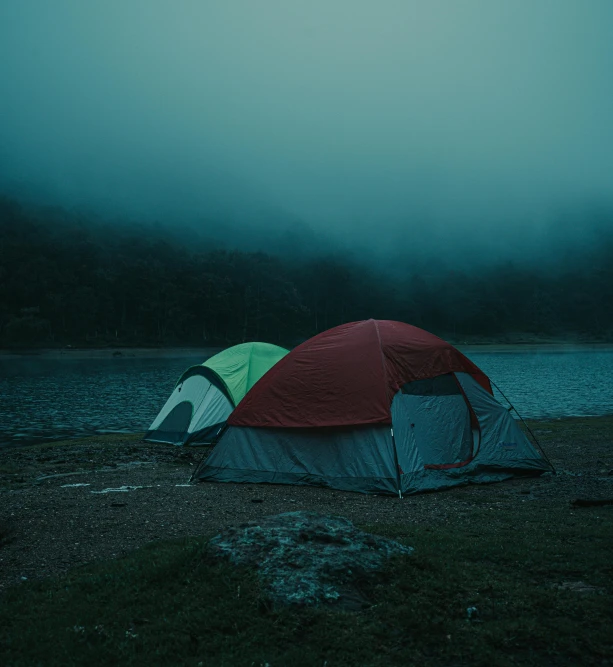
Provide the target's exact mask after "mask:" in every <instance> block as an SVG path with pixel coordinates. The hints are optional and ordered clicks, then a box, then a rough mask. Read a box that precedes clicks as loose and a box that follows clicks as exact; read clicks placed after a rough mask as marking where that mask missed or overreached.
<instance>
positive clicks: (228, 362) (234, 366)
mask: <svg viewBox="0 0 613 667" xmlns="http://www.w3.org/2000/svg"><path fill="white" fill-rule="evenodd" d="M288 352H289V350H286V349H285V348H283V347H278V346H277V345H271V344H270V343H242V344H241V345H235V346H234V347H229V348H228V349H227V350H224V351H223V352H220V353H219V354H216V355H215V356H214V357H211V358H210V359H207V360H206V361H205V362H204V363H203V364H202V366H206V367H207V368H210V369H211V370H212V371H214V372H215V373H216V374H217V376H218V377H219V379H220V380H221V381H222V382H223V384H224V386H225V388H226V390H227V392H228V395H229V396H230V398H231V399H232V402H233V403H234V405H235V406H237V405H238V404H239V403H240V402H241V400H242V399H243V396H244V395H245V394H246V393H247V392H248V391H249V390H250V389H251V387H253V385H254V384H255V383H256V382H257V381H258V380H259V379H260V378H261V377H262V375H264V373H266V372H267V371H268V370H270V369H271V368H272V367H273V366H274V365H275V364H276V363H277V361H279V359H282V358H283V357H284V356H285V355H286V354H287V353H288Z"/></svg>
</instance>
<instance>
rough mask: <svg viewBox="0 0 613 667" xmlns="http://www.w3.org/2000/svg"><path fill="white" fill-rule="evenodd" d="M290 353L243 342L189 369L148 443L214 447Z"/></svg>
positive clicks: (178, 384)
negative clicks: (238, 410) (228, 423)
mask: <svg viewBox="0 0 613 667" xmlns="http://www.w3.org/2000/svg"><path fill="white" fill-rule="evenodd" d="M287 352H288V351H287V350H286V349H284V348H282V347H278V346H277V345H270V344H269V343H243V344H241V345H235V346H234V347H229V348H228V349H226V350H224V351H223V352H220V353H219V354H216V355H215V356H213V357H211V358H210V359H207V360H206V361H205V362H204V363H203V364H200V365H198V366H192V367H190V368H188V369H187V370H186V371H185V372H184V373H183V375H182V376H181V378H180V379H179V381H178V382H177V384H176V386H175V388H174V391H173V392H172V394H171V395H170V398H169V399H168V400H167V401H166V404H165V405H164V407H163V408H162V410H161V411H160V413H159V414H158V416H157V417H156V418H155V420H154V421H153V423H152V424H151V426H150V427H149V431H148V432H147V434H146V435H145V438H144V439H145V440H146V441H148V442H168V443H172V444H175V445H187V444H207V443H212V442H214V441H215V439H216V438H217V436H218V435H219V433H220V431H221V430H222V428H223V426H224V425H225V423H226V420H227V419H228V417H229V416H230V414H231V413H232V411H233V410H234V408H235V407H236V406H237V405H238V404H239V403H240V402H241V400H242V399H243V397H244V396H245V394H246V393H247V392H248V391H249V390H250V389H251V388H252V387H253V386H254V385H255V383H256V382H257V381H258V380H259V379H260V378H261V377H262V376H263V375H264V374H265V373H266V372H267V371H269V370H270V369H271V368H272V367H273V366H274V365H275V364H276V363H277V362H278V361H279V359H282V358H283V357H284V356H285V355H286V354H287Z"/></svg>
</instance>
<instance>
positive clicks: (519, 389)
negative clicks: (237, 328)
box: [0, 349, 613, 446]
mask: <svg viewBox="0 0 613 667" xmlns="http://www.w3.org/2000/svg"><path fill="white" fill-rule="evenodd" d="M465 353H466V354H467V356H469V357H470V358H471V359H472V360H473V361H474V362H475V363H476V364H477V365H478V366H479V367H480V368H481V369H482V370H483V371H484V372H485V373H487V375H489V376H490V377H491V378H492V380H493V381H494V382H495V383H496V384H497V385H498V386H499V387H500V388H501V389H502V391H503V392H504V393H505V394H506V396H507V397H508V398H509V399H510V400H511V402H512V403H513V404H514V405H515V407H516V408H517V409H518V410H519V412H520V413H521V414H522V416H524V417H534V418H539V417H568V416H589V415H603V414H613V349H612V350H593V349H586V350H576V351H572V352H536V353H533V352H525V351H518V352H507V351H505V352H482V351H477V352H471V351H465ZM202 361H204V359H203V358H202V357H201V356H200V357H197V358H186V357H185V356H183V357H176V358H172V357H166V358H156V359H146V358H127V357H119V358H109V359H59V360H53V359H45V358H41V357H26V358H24V357H15V358H8V359H7V358H2V359H0V446H3V445H11V444H18V443H26V442H33V441H40V440H48V439H59V438H64V437H73V436H79V435H89V434H94V433H108V432H128V433H130V432H142V431H145V430H146V429H147V427H148V426H149V424H150V423H151V422H152V421H153V419H154V417H155V416H156V414H157V413H158V411H159V410H160V408H161V407H162V406H163V404H164V402H165V401H166V399H167V398H168V396H169V395H170V393H171V391H172V389H173V387H174V384H175V382H176V381H177V379H178V377H179V376H180V375H181V373H182V372H183V370H184V369H186V368H187V367H188V366H190V365H192V364H196V363H201V362H202Z"/></svg>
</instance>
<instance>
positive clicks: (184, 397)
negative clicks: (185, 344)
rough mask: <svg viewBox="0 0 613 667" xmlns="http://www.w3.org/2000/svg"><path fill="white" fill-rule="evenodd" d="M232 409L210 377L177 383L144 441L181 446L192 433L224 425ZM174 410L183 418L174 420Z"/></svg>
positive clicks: (191, 377)
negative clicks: (187, 417)
mask: <svg viewBox="0 0 613 667" xmlns="http://www.w3.org/2000/svg"><path fill="white" fill-rule="evenodd" d="M179 406H182V407H179ZM188 408H189V409H188ZM233 409H234V408H233V406H232V403H231V402H230V399H229V398H228V397H227V396H226V395H225V394H224V393H223V392H222V391H221V390H220V389H219V388H218V387H216V386H215V385H213V384H212V383H211V381H210V380H209V378H207V377H205V376H204V375H191V376H189V377H188V378H187V379H185V380H184V381H181V382H179V383H178V384H177V386H176V387H175V389H174V391H173V392H172V394H171V395H170V397H169V399H168V400H167V401H166V403H165V405H164V407H163V408H162V409H161V410H160V412H159V414H158V416H157V417H156V418H155V419H154V421H153V423H152V424H151V426H150V427H149V431H148V432H147V434H146V435H145V438H144V439H145V440H147V441H149V442H168V443H171V444H175V445H184V444H186V443H187V442H188V441H189V440H190V439H191V436H192V434H194V433H198V432H200V431H204V430H205V429H206V430H208V429H209V428H210V427H213V426H215V425H217V424H221V423H224V422H225V421H226V420H227V418H228V417H229V416H230V414H231V413H232V410H233ZM175 411H179V413H180V415H181V417H182V419H177V417H178V416H179V414H178V413H175ZM188 414H189V419H187V420H185V417H186V416H187V415H188ZM173 415H174V416H173Z"/></svg>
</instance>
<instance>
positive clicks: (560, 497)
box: [0, 418, 613, 667]
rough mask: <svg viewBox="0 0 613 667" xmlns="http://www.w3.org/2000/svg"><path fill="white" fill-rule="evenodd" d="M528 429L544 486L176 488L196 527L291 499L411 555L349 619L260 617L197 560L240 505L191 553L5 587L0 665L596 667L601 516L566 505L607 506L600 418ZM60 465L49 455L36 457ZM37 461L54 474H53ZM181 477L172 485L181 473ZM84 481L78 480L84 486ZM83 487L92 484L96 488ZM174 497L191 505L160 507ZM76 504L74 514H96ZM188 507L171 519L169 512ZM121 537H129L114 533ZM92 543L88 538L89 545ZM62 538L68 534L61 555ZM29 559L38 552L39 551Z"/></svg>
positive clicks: (274, 612)
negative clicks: (78, 510) (367, 493)
mask: <svg viewBox="0 0 613 667" xmlns="http://www.w3.org/2000/svg"><path fill="white" fill-rule="evenodd" d="M531 426H532V427H533V428H534V429H536V431H537V432H538V433H537V434H538V435H539V436H540V437H541V439H542V440H543V443H544V445H545V446H546V447H547V450H548V453H549V454H550V456H551V458H552V459H553V461H554V463H555V464H556V466H557V467H558V468H559V470H560V473H561V474H560V475H558V476H557V477H555V478H551V477H549V478H541V479H538V480H532V481H529V482H526V481H520V482H517V483H503V484H496V485H491V486H475V487H468V488H464V489H453V490H451V491H448V492H444V493H437V494H427V495H421V496H415V497H412V498H409V499H405V501H398V500H397V499H392V498H374V497H373V498H371V497H363V496H360V495H358V494H341V493H338V492H328V491H322V490H314V489H297V488H294V487H289V488H288V487H262V486H260V487H257V489H256V493H257V494H258V496H259V497H260V498H263V500H264V502H263V503H261V504H255V505H252V504H251V503H250V502H249V501H248V498H249V493H253V492H251V491H249V487H247V486H243V487H234V488H233V485H219V486H217V485H197V486H196V487H194V488H193V493H195V494H199V495H197V496H194V501H195V502H196V501H197V502H196V507H199V508H200V512H202V509H203V505H204V504H205V503H209V504H210V502H211V500H210V499H211V497H213V498H219V499H220V503H222V502H225V501H223V500H222V498H223V497H224V494H226V493H229V494H230V495H231V496H232V498H233V499H234V498H235V497H236V496H239V497H240V498H242V499H243V501H242V502H243V504H244V505H246V506H247V508H248V509H249V511H258V512H262V513H272V512H270V509H268V510H267V507H266V505H267V503H272V502H273V500H272V499H273V498H277V501H278V502H279V503H281V501H285V502H287V503H295V504H292V505H288V506H286V507H284V506H281V505H276V506H275V507H274V511H278V510H288V509H294V508H296V509H302V508H303V506H304V507H307V501H308V503H310V505H308V507H309V508H310V509H319V510H320V511H326V512H331V511H335V512H336V513H338V514H341V515H345V516H349V517H350V518H351V519H352V520H353V521H354V522H356V523H361V524H362V527H363V528H365V529H367V530H371V531H372V532H376V533H378V534H383V535H385V536H387V537H392V538H395V539H398V540H399V541H401V542H403V543H405V544H408V545H410V546H413V547H414V548H415V552H414V554H413V555H412V556H410V557H408V558H406V559H401V560H397V561H395V562H393V563H392V564H391V565H390V567H389V568H388V570H387V571H386V572H385V573H383V574H382V575H380V576H379V577H378V578H377V579H373V580H371V581H365V582H363V592H364V596H365V597H366V598H367V599H368V600H369V602H370V605H369V606H367V607H366V608H365V609H363V610H362V611H359V612H338V611H333V610H331V609H319V610H313V609H310V610H308V609H305V610H290V609H274V608H271V607H270V605H269V604H268V603H267V601H266V599H265V598H264V597H263V596H262V594H261V591H260V587H259V583H258V581H257V579H256V577H255V576H254V574H253V573H251V572H247V571H240V570H236V569H234V568H231V567H229V566H227V565H225V564H219V563H214V562H211V561H210V559H209V558H208V557H207V555H206V549H205V544H206V538H207V535H212V534H214V526H215V525H224V524H227V523H229V522H231V521H232V516H231V515H233V516H234V520H236V517H237V512H238V510H237V509H236V507H241V505H237V506H236V507H235V506H234V505H224V507H228V508H229V509H228V511H227V512H226V513H225V514H224V513H221V510H217V511H218V512H219V513H220V514H219V516H218V515H214V516H211V517H210V522H209V523H207V524H206V526H207V528H206V529H205V530H204V531H202V534H203V535H204V536H203V537H198V536H195V537H188V538H186V537H182V538H179V539H176V540H170V541H168V540H167V541H158V542H153V543H149V544H146V546H143V547H141V548H139V549H136V550H132V551H130V550H127V551H125V552H124V553H125V555H123V556H122V557H120V558H116V559H111V560H107V561H104V562H98V563H91V564H88V565H84V566H81V567H78V568H73V569H71V570H69V571H68V573H67V574H63V575H60V576H56V577H53V578H46V579H41V580H38V581H27V582H24V583H22V584H18V585H15V586H11V587H9V588H8V589H7V590H6V591H5V592H4V593H3V594H2V595H1V596H0V664H1V665H3V666H4V665H63V666H64V665H67V666H68V665H82V664H89V665H108V664H121V665H124V664H126V665H132V664H133V665H156V664H160V665H162V664H163V665H177V664H185V665H194V666H196V665H199V664H202V665H207V666H208V665H245V666H256V665H257V666H260V665H262V666H263V665H265V664H268V665H270V667H277V666H278V665H291V666H292V667H298V666H300V665H320V666H323V665H327V667H333V666H335V665H373V666H378V665H381V666H383V665H412V664H415V665H471V666H474V665H488V666H489V665H501V666H505V665H531V664H536V665H577V664H581V665H607V664H611V665H613V596H612V593H613V561H612V559H611V553H612V552H613V506H604V507H592V508H582V509H573V508H572V507H571V505H570V501H571V500H572V499H573V498H575V497H584V498H585V497H600V498H606V497H613V477H612V476H610V475H609V474H608V473H609V471H610V470H611V469H612V468H613V444H612V443H613V419H611V418H602V419H593V420H589V419H576V420H561V421H559V420H556V421H551V422H537V423H533V424H531ZM71 446H73V445H71ZM82 446H83V447H85V443H83V445H82ZM93 446H94V445H92V444H91V442H90V443H89V444H88V445H87V447H93ZM127 448H131V450H134V449H136V450H137V451H140V450H139V449H138V447H137V446H136V443H135V442H134V441H133V440H128V441H126V444H125V445H124V447H123V449H127ZM103 450H104V452H105V454H104V456H106V457H107V458H106V459H104V460H105V461H106V462H107V463H108V460H107V459H108V457H109V456H110V455H111V454H110V453H109V452H115V453H114V454H113V456H116V455H119V451H120V450H122V447H119V446H116V445H112V444H111V441H109V442H106V441H105V442H104V444H103V445H100V448H99V450H96V451H100V452H102V451H103ZM32 451H34V450H32ZM91 451H94V450H93V449H92V450H91ZM143 451H148V450H143ZM61 452H62V447H61V446H60V447H58V446H54V447H48V448H45V449H44V450H40V452H39V453H37V454H36V456H41V455H42V456H43V458H44V457H45V456H50V455H51V454H52V453H53V456H58V455H61V456H63V455H64V454H61ZM31 453H32V452H31ZM24 456H25V454H24ZM87 456H88V458H87V459H86V461H85V462H84V464H83V465H84V466H90V465H92V463H91V462H94V458H91V459H90V458H89V457H90V456H91V457H93V454H91V453H89V454H88V455H87ZM100 456H102V454H100ZM134 456H135V453H134V451H132V453H131V457H132V458H133V457H134ZM160 456H161V455H160ZM165 456H166V453H164V455H163V457H162V458H164V457H165ZM24 461H25V462H27V461H28V460H26V459H24ZM25 462H24V465H25ZM0 463H2V462H1V461H0ZM39 463H40V464H41V465H44V466H46V465H55V467H56V468H57V465H56V464H55V463H54V461H53V460H51V461H49V460H44V461H42V462H39ZM163 463H164V462H163ZM13 465H14V466H16V467H17V468H19V467H20V465H21V464H20V462H19V461H17V462H16V463H15V462H13ZM28 465H30V466H34V463H32V461H30V463H29V464H28ZM58 465H60V467H61V464H58ZM93 465H95V462H94V463H93ZM120 465H121V463H120ZM160 465H161V464H160ZM164 465H166V464H165V463H164ZM180 465H181V466H183V468H182V469H183V470H184V469H185V467H186V465H188V463H186V461H185V460H182V461H181V463H180ZM145 468H147V466H143V469H145ZM53 469H55V468H53ZM147 469H148V468H147ZM40 472H41V470H38V472H37V473H36V474H39V473H40ZM47 472H50V470H47ZM7 474H10V476H11V479H12V478H13V476H14V475H21V477H20V478H19V479H22V480H25V481H22V482H18V483H15V484H13V483H11V484H10V485H9V488H8V490H7V491H6V492H5V494H6V495H5V496H3V498H4V499H5V500H10V499H11V498H13V497H17V496H19V494H24V496H25V498H26V499H27V503H28V506H29V507H30V508H31V506H32V501H33V500H34V499H35V498H38V497H40V496H42V497H43V499H44V500H45V502H46V503H49V502H52V503H53V502H59V501H58V500H56V499H57V498H61V497H62V494H63V493H71V494H74V495H71V496H70V498H71V502H75V503H76V502H77V498H78V497H80V496H77V495H76V494H77V492H80V491H84V490H83V489H75V490H71V489H62V487H60V486H57V487H55V486H53V487H52V486H49V487H48V489H47V487H46V486H45V485H44V483H43V485H42V486H39V487H37V489H38V491H37V495H32V496H29V495H27V494H28V493H29V491H28V487H27V481H28V473H27V472H26V473H23V472H15V471H14V470H12V471H11V472H10V473H7ZM34 474H35V473H34V468H33V467H32V477H34ZM112 474H114V473H113V472H109V473H108V475H112ZM143 474H144V473H143ZM149 474H151V475H153V474H154V473H149ZM88 475H89V476H85V477H84V478H83V479H89V478H90V477H91V476H92V475H94V473H88ZM100 476H101V477H105V479H106V476H107V473H105V474H104V475H102V474H101V475H100ZM181 476H182V477H184V476H185V475H184V473H181ZM70 479H71V478H68V481H70ZM75 479H79V480H80V478H75ZM177 479H178V477H177ZM607 480H610V481H607ZM53 481H54V480H51V482H49V484H50V485H51V483H52V482H53ZM61 481H62V483H66V481H67V480H66V479H62V480H61ZM105 483H106V482H105ZM58 484H59V482H58ZM211 487H214V488H213V489H211ZM85 490H87V489H85ZM184 492H188V493H191V492H192V490H191V489H185V488H178V489H177V491H176V493H177V494H179V493H184ZM45 493H48V495H47V496H45V495H44V494H45ZM142 493H145V491H142ZM152 493H153V492H152ZM211 494H212V495H211ZM240 494H242V496H241V495H240ZM267 494H268V495H267ZM82 497H83V498H84V499H85V500H84V501H83V502H87V503H89V504H90V505H91V504H92V502H93V501H92V499H97V498H101V496H89V497H86V496H85V495H83V496H82ZM141 497H142V498H143V499H145V498H149V496H144V495H143V496H141ZM153 497H154V496H153V495H152V496H151V498H153ZM177 497H181V498H184V496H177ZM165 498H166V497H165ZM122 499H123V498H122ZM207 499H208V500H207ZM170 500H172V502H173V503H174V502H175V500H174V499H171V498H170V497H168V498H166V500H165V502H170ZM96 502H97V500H96ZM126 502H128V503H130V502H136V501H130V500H126ZM139 502H140V501H139ZM182 502H185V501H182ZM228 502H229V500H228ZM350 503H352V504H350ZM149 506H150V507H151V505H149ZM16 507H17V506H16ZM138 507H139V508H140V507H141V506H140V505H138ZM143 507H146V504H144V505H143ZM191 507H192V506H191V505H182V512H183V513H185V512H189V511H192V510H191V509H189V508H191ZM94 509H95V508H94ZM124 509H125V508H124ZM102 511H103V510H100V512H99V513H98V514H94V515H93V516H94V517H98V516H100V515H101V513H102ZM104 511H106V510H104ZM108 511H109V512H117V511H123V510H122V509H119V510H117V509H109V510H108ZM138 513H140V514H138ZM138 513H137V517H138V516H140V519H141V522H142V523H144V521H147V522H148V521H149V518H151V520H152V521H153V513H151V514H149V515H147V518H145V509H139V510H138ZM27 516H29V515H28V514H24V515H19V516H18V519H20V520H21V521H23V520H24V519H25V517H27ZM52 516H53V515H49V516H48V517H47V518H46V519H45V520H46V521H50V520H52ZM81 516H82V517H85V515H84V514H81ZM161 516H162V518H163V517H164V516H165V515H161ZM194 516H196V515H195V514H194ZM20 517H21V518H20ZM374 517H377V518H376V519H375V518H374ZM245 518H253V516H247V517H245ZM88 520H89V519H88ZM239 520H243V517H242V515H241V516H240V517H239ZM92 521H93V519H92ZM115 521H117V519H116V520H115ZM215 522H217V523H215ZM122 523H123V522H122V521H121V520H120V524H119V525H121V524H122ZM126 525H128V524H126ZM137 525H138V524H137V523H130V524H129V530H130V531H132V532H133V531H134V530H135V526H137ZM126 530H127V529H126ZM157 530H158V531H159V528H158V529H157ZM17 534H18V538H17V539H15V542H14V543H10V544H9V545H8V546H6V547H0V555H1V554H2V551H1V550H2V549H12V548H14V544H18V542H19V539H20V538H19V535H20V533H19V529H18V531H17ZM95 534H96V527H95V526H94V527H93V528H92V532H91V533H88V535H89V539H92V540H93V539H94V536H95ZM147 535H148V534H147V533H145V534H144V536H143V541H147V540H146V538H147ZM70 538H71V534H70V533H69V534H68V536H67V538H66V541H70ZM7 539H9V540H11V537H10V536H9V537H8V538H7ZM82 539H86V538H84V537H79V540H82ZM104 539H105V540H106V541H108V540H109V539H110V538H108V537H107V538H104ZM34 547H36V548H38V549H40V550H41V551H43V550H44V548H45V544H44V541H43V542H38V543H36V544H34V545H33V547H32V548H34ZM40 557H41V559H42V558H43V556H42V555H41V556H40ZM41 562H42V561H41ZM473 606H474V607H476V608H477V610H478V616H477V618H476V619H473V620H469V619H468V616H467V608H468V607H473Z"/></svg>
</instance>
